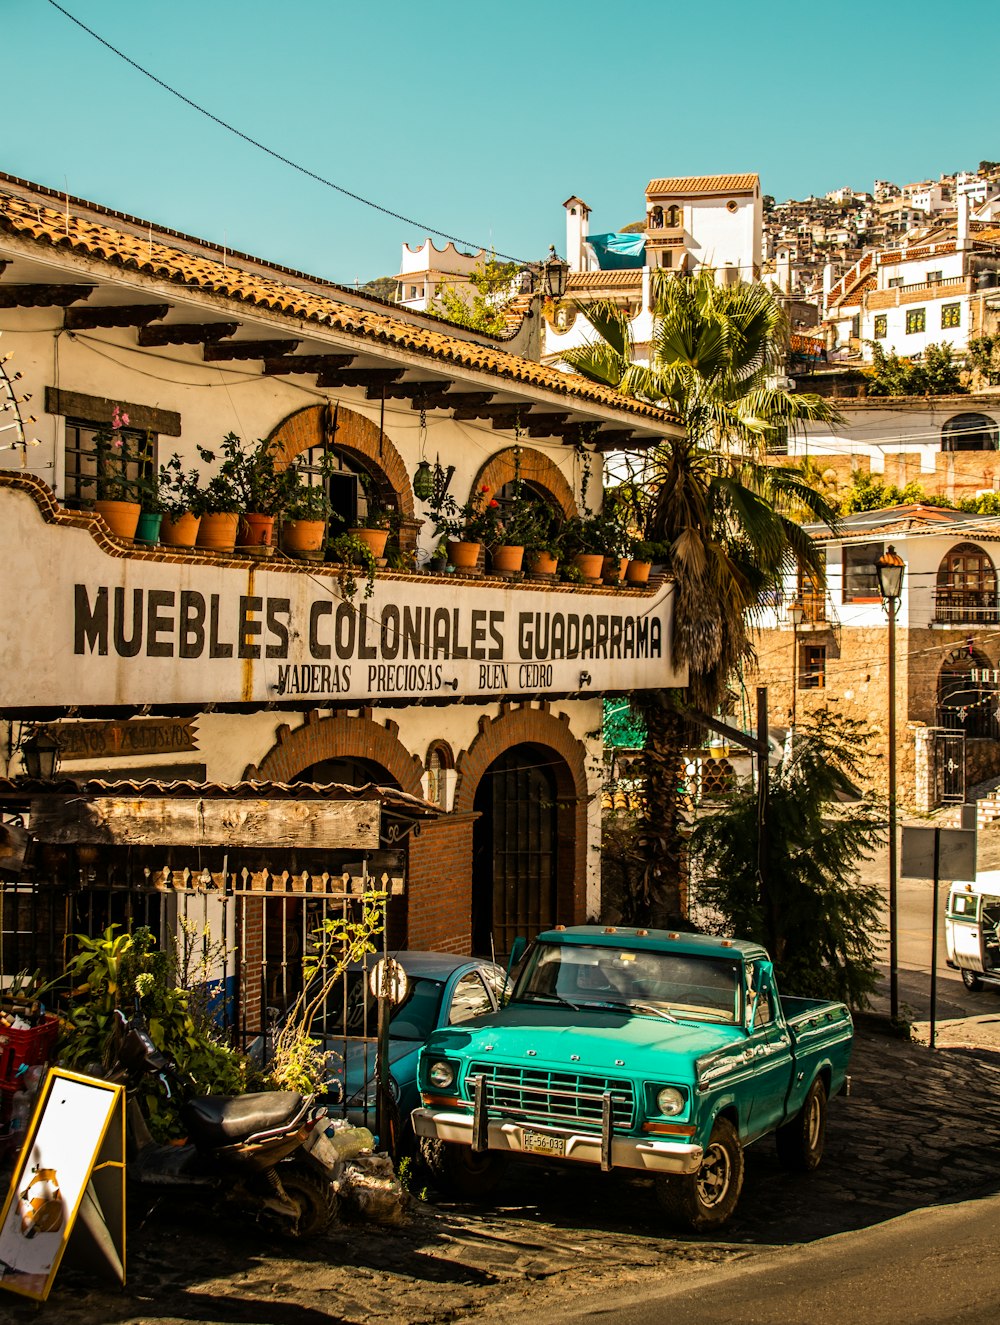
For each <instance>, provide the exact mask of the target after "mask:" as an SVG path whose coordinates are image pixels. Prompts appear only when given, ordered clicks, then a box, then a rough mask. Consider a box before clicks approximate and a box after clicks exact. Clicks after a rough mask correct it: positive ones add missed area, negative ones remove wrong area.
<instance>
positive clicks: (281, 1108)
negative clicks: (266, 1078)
mask: <svg viewBox="0 0 1000 1325" xmlns="http://www.w3.org/2000/svg"><path fill="white" fill-rule="evenodd" d="M301 1109H302V1096H301V1095H300V1094H299V1093H298V1092H297V1091H294V1090H268V1091H262V1092H261V1093H260V1094H257V1095H203V1096H201V1097H200V1098H198V1099H194V1100H188V1101H187V1103H186V1104H185V1105H184V1107H183V1108H182V1109H181V1117H182V1118H183V1119H184V1123H185V1125H186V1126H187V1129H188V1131H189V1132H190V1134H191V1139H192V1141H194V1142H195V1144H196V1145H206V1144H208V1145H215V1146H218V1145H226V1144H227V1143H228V1144H232V1143H234V1142H237V1141H245V1140H246V1139H247V1137H248V1136H253V1135H254V1134H255V1133H256V1132H269V1131H271V1130H272V1129H274V1128H276V1127H283V1126H284V1125H285V1124H286V1123H289V1122H291V1120H292V1119H293V1118H294V1117H295V1116H296V1114H298V1113H299V1112H300V1111H301Z"/></svg>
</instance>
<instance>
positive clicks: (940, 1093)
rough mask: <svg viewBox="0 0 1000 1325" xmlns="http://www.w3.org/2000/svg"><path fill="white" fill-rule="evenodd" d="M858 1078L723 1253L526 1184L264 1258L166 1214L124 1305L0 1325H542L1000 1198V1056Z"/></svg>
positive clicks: (625, 1187) (752, 1167)
mask: <svg viewBox="0 0 1000 1325" xmlns="http://www.w3.org/2000/svg"><path fill="white" fill-rule="evenodd" d="M852 1076H853V1082H854V1093H853V1095H852V1097H851V1098H850V1099H843V1098H841V1099H838V1100H836V1101H834V1103H833V1105H832V1107H831V1110H830V1123H829V1133H828V1141H827V1153H826V1157H825V1159H824V1162H823V1165H822V1167H821V1168H820V1170H819V1171H818V1172H817V1173H816V1174H813V1175H812V1176H807V1177H799V1176H791V1175H789V1174H787V1173H786V1172H784V1170H782V1169H781V1168H780V1167H779V1165H778V1163H777V1160H776V1157H775V1154H774V1147H773V1145H772V1144H770V1143H767V1142H764V1143H762V1145H761V1146H760V1147H759V1148H754V1149H752V1150H751V1151H750V1152H749V1154H748V1160H747V1181H746V1187H745V1189H744V1193H743V1198H742V1201H741V1204H740V1208H739V1211H738V1212H737V1215H736V1218H735V1219H734V1220H733V1222H732V1224H731V1225H730V1227H729V1228H728V1230H727V1238H726V1241H725V1242H712V1241H709V1240H706V1239H700V1238H697V1237H685V1238H676V1237H674V1236H672V1235H671V1234H670V1233H669V1232H667V1231H665V1230H664V1229H663V1226H662V1224H661V1220H660V1215H659V1208H658V1206H657V1203H656V1200H655V1196H654V1193H653V1190H652V1187H651V1185H636V1184H635V1183H632V1182H628V1181H626V1180H625V1179H624V1178H623V1177H620V1176H619V1175H617V1174H613V1175H611V1176H610V1177H608V1178H602V1177H601V1176H600V1175H599V1174H596V1173H590V1172H586V1173H584V1172H579V1171H572V1172H565V1171H560V1172H557V1171H555V1170H551V1171H548V1170H546V1171H543V1170H540V1169H537V1168H530V1167H528V1166H520V1167H518V1168H516V1169H512V1170H511V1172H510V1176H509V1180H508V1182H507V1183H506V1185H505V1187H504V1189H503V1190H502V1192H501V1195H500V1200H499V1203H498V1206H497V1208H496V1209H491V1210H486V1211H483V1210H479V1209H476V1208H473V1207H470V1206H457V1205H453V1204H449V1203H440V1204H431V1203H429V1202H428V1203H422V1204H420V1205H419V1206H418V1207H417V1209H416V1211H415V1213H414V1216H413V1219H412V1222H411V1223H410V1224H409V1225H408V1226H407V1227H405V1228H400V1229H384V1228H374V1227H371V1226H360V1225H354V1226H346V1227H345V1226H342V1227H340V1228H338V1229H337V1230H336V1231H335V1232H334V1233H333V1234H332V1235H330V1236H329V1237H328V1238H326V1239H324V1240H322V1241H320V1242H316V1243H313V1244H310V1245H309V1246H308V1247H303V1248H299V1247H294V1248H290V1247H269V1246H267V1245H266V1244H265V1243H264V1241H263V1240H262V1239H261V1238H260V1237H259V1236H258V1234H257V1233H256V1230H254V1229H245V1228H230V1229H226V1228H222V1227H220V1226H219V1224H218V1223H217V1222H213V1220H212V1217H211V1216H205V1215H203V1214H202V1213H201V1212H200V1211H195V1209H194V1208H193V1207H192V1208H191V1209H189V1210H183V1209H178V1208H174V1209H169V1210H159V1211H157V1212H156V1213H155V1215H154V1216H153V1217H152V1218H151V1219H150V1220H149V1221H148V1222H147V1223H146V1224H145V1225H144V1226H141V1227H138V1228H133V1230H132V1233H131V1236H130V1240H129V1247H128V1254H129V1264H128V1270H129V1281H128V1285H127V1287H126V1289H125V1290H124V1292H118V1291H115V1290H110V1291H109V1290H107V1289H104V1288H101V1287H98V1286H97V1284H96V1283H95V1281H93V1280H90V1279H87V1278H84V1277H83V1276H82V1275H78V1274H77V1273H76V1272H75V1271H73V1270H70V1269H69V1268H65V1269H64V1270H63V1271H61V1272H60V1275H59V1276H58V1278H57V1280H56V1285H55V1288H54V1290H53V1293H52V1296H51V1297H50V1299H49V1302H48V1304H47V1305H46V1306H45V1307H42V1308H38V1307H37V1306H35V1305H34V1304H33V1303H30V1302H22V1301H18V1300H17V1299H15V1298H13V1297H11V1298H9V1299H7V1298H4V1299H0V1320H3V1321H4V1322H7V1321H10V1322H22V1321H25V1322H26V1321H29V1320H31V1321H34V1320H37V1319H38V1316H39V1311H41V1312H42V1313H43V1314H44V1315H47V1316H48V1317H49V1318H50V1319H53V1320H59V1321H60V1322H61V1323H62V1322H65V1325H110V1323H111V1322H123V1323H124V1322H128V1323H129V1325H145V1323H146V1322H149V1323H150V1325H152V1322H156V1323H157V1325H170V1323H171V1322H175V1321H185V1322H187V1321H198V1322H230V1321H231V1322H248V1323H250V1322H253V1323H256V1322H260V1325H286V1322H287V1325H312V1323H313V1322H320V1321H323V1322H330V1321H346V1322H352V1323H353V1322H360V1321H380V1320H386V1321H388V1320H392V1321H405V1322H413V1325H417V1322H443V1321H464V1320H469V1321H473V1320H474V1321H480V1320H481V1321H494V1320H499V1319H501V1318H503V1319H505V1320H510V1319H512V1318H515V1319H516V1318H518V1317H520V1316H526V1315H529V1314H530V1315H533V1316H534V1317H535V1319H536V1320H541V1319H544V1318H545V1315H546V1313H547V1312H550V1311H554V1310H556V1309H557V1308H559V1307H563V1306H565V1305H567V1304H569V1303H572V1302H574V1301H577V1300H583V1299H585V1298H586V1299H589V1300H593V1299H594V1298H595V1297H598V1296H599V1295H600V1294H601V1293H602V1291H604V1290H605V1289H608V1288H610V1287H612V1286H614V1287H615V1288H616V1289H620V1288H622V1287H632V1288H633V1289H634V1290H636V1291H641V1290H642V1289H643V1287H644V1286H645V1285H649V1286H652V1285H653V1284H660V1283H662V1282H663V1281H664V1278H665V1277H667V1276H678V1275H684V1274H689V1273H691V1272H693V1271H696V1270H699V1269H703V1268H705V1267H706V1265H710V1264H712V1263H718V1262H725V1261H731V1260H733V1259H735V1258H739V1257H747V1256H753V1255H754V1254H755V1253H756V1252H758V1251H760V1250H762V1249H764V1248H767V1247H773V1246H775V1245H789V1244H794V1243H799V1242H804V1241H810V1240H812V1239H815V1238H820V1237H825V1236H827V1235H829V1234H832V1233H839V1232H844V1231H847V1230H850V1229H857V1228H863V1227H866V1226H868V1225H871V1224H873V1223H877V1222H879V1221H881V1220H884V1219H887V1218H890V1217H892V1216H894V1215H897V1214H902V1213H904V1212H905V1211H907V1210H911V1209H914V1208H917V1207H919V1206H924V1205H930V1204H940V1203H948V1202H953V1201H958V1200H962V1199H965V1198H968V1197H969V1196H973V1195H976V1194H982V1193H985V1192H990V1191H996V1190H998V1189H1000V1147H997V1146H996V1144H995V1138H996V1136H997V1131H998V1127H1000V1054H997V1053H995V1052H993V1051H990V1050H976V1051H967V1050H957V1049H956V1050H938V1051H937V1052H936V1053H934V1054H932V1053H931V1052H930V1051H929V1050H927V1049H926V1048H924V1047H923V1046H921V1045H918V1044H912V1043H908V1042H906V1041H902V1040H898V1039H894V1038H890V1037H888V1036H887V1035H885V1034H884V1031H883V1029H882V1027H881V1025H880V1024H879V1023H876V1022H871V1023H866V1022H864V1021H862V1023H861V1025H860V1026H859V1034H858V1044H857V1048H856V1052H855V1058H854V1063H853V1067H852ZM195 1219H197V1220H198V1223H197V1225H196V1224H195V1223H194V1220H195Z"/></svg>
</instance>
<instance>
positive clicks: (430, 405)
mask: <svg viewBox="0 0 1000 1325" xmlns="http://www.w3.org/2000/svg"><path fill="white" fill-rule="evenodd" d="M495 395H496V392H495V391H449V390H448V389H447V386H445V388H444V390H442V391H439V392H435V393H434V394H433V395H432V394H430V393H428V394H427V395H426V396H423V395H421V396H414V398H413V401H412V402H411V404H410V409H454V410H458V409H472V408H475V407H477V406H480V405H488V404H489V403H490V401H491V400H492V399H493V397H494V396H495ZM457 417H458V416H457V414H456V418H457Z"/></svg>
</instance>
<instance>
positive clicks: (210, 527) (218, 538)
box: [195, 433, 242, 552]
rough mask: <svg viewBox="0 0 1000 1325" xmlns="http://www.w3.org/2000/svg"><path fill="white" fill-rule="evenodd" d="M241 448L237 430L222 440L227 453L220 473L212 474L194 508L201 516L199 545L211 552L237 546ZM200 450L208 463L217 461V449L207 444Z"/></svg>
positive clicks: (224, 550) (203, 458) (220, 467)
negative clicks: (237, 453)
mask: <svg viewBox="0 0 1000 1325" xmlns="http://www.w3.org/2000/svg"><path fill="white" fill-rule="evenodd" d="M237 449H238V450H242V443H241V442H240V439H239V438H238V437H237V436H236V434H235V433H228V434H227V435H226V437H225V439H224V440H223V443H222V454H223V456H224V457H225V458H224V459H223V461H222V464H221V465H220V466H219V470H218V472H217V473H215V474H213V475H212V477H211V478H210V479H209V480H208V482H207V483H206V484H205V486H204V487H203V488H202V489H201V490H200V491H199V492H198V496H197V502H196V506H195V511H196V512H197V514H198V515H200V516H201V524H200V526H199V528H198V547H200V548H205V549H206V551H209V552H232V551H234V550H235V548H236V535H237V532H238V530H239V524H240V510H241V500H240V493H239V491H238V490H237V487H236V482H235V478H234V473H233V471H234V468H235V464H236V462H235V460H234V457H233V452H234V450H237ZM198 454H199V456H201V459H202V460H203V461H204V463H205V464H206V465H213V464H215V460H216V453H215V452H214V451H210V450H209V449H208V448H207V447H205V446H199V447H198Z"/></svg>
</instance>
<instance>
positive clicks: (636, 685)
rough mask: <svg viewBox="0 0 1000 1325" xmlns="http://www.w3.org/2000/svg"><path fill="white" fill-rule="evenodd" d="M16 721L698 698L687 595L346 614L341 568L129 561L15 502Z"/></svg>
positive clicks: (4, 553)
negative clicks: (104, 714) (663, 694)
mask: <svg viewBox="0 0 1000 1325" xmlns="http://www.w3.org/2000/svg"><path fill="white" fill-rule="evenodd" d="M0 565H2V566H3V581H4V586H5V594H4V597H5V602H4V614H3V615H4V654H5V659H6V661H5V666H4V707H5V708H6V709H7V710H11V709H18V708H35V707H49V706H51V707H61V706H68V705H77V706H79V707H81V708H83V707H87V706H112V705H113V706H119V705H121V706H130V705H136V706H138V705H144V704H152V705H156V706H170V705H177V704H198V705H201V704H205V703H208V702H210V701H211V702H215V703H217V704H228V703H245V704H265V703H268V702H275V701H276V702H283V701H284V702H287V701H290V700H291V701H295V700H298V699H299V698H300V697H301V699H302V700H303V701H304V702H306V703H308V702H312V701H315V702H319V703H323V702H327V703H330V702H336V701H341V702H347V703H350V702H357V701H361V700H376V699H377V700H383V701H385V700H398V701H400V702H404V703H405V702H412V701H414V700H431V701H435V700H436V701H438V702H441V701H446V700H450V699H453V698H478V697H482V698H483V699H496V698H497V697H499V696H516V695H536V694H567V693H577V692H580V691H582V692H583V693H585V694H600V693H601V692H603V691H626V692H627V691H631V690H641V689H650V688H656V687H661V686H663V687H673V686H683V685H685V684H686V683H687V674H686V670H685V669H680V670H676V669H675V668H674V667H673V665H672V663H671V660H670V654H671V644H670V641H671V627H672V617H673V589H672V586H670V585H664V586H663V587H662V588H661V589H659V591H657V592H655V593H649V594H645V593H618V592H614V591H606V590H605V591H601V590H593V589H589V590H588V589H584V588H576V587H574V588H570V587H569V586H566V585H563V586H559V587H558V588H553V589H543V588H538V587H536V586H534V585H532V584H529V583H517V584H507V583H501V582H494V583H483V582H482V581H479V582H469V581H462V580H458V579H456V580H454V581H451V582H442V580H441V579H439V578H435V579H431V578H430V577H425V576H416V575H410V576H405V575H396V576H393V575H392V574H389V573H387V574H384V575H383V574H380V575H379V576H378V577H377V579H376V581H375V587H374V593H373V595H372V597H371V598H368V599H366V598H365V597H364V581H363V580H362V581H361V582H360V585H359V589H358V593H357V596H356V597H355V599H354V600H353V601H351V600H348V599H345V598H344V595H343V591H342V588H341V584H340V581H339V579H338V577H337V575H336V573H335V572H334V571H332V570H331V568H329V567H325V566H318V565H316V564H314V563H301V562H289V561H288V560H287V559H284V558H282V559H281V560H279V561H276V560H267V561H258V560H253V561H248V562H247V564H246V566H245V567H242V566H239V567H234V566H232V565H229V566H224V565H220V564H218V562H217V561H213V560H209V559H201V558H198V557H196V556H191V557H184V556H183V554H181V555H180V556H178V557H176V558H175V559H172V560H169V561H168V560H166V558H165V557H163V556H158V555H154V556H150V555H142V554H139V555H136V556H123V557H114V556H111V555H110V554H109V553H108V552H106V551H105V550H104V549H103V548H102V547H101V546H100V545H99V543H98V542H97V541H96V539H95V537H94V534H93V532H92V530H91V529H90V528H83V527H59V526H58V525H51V524H47V523H46V522H45V521H44V520H43V518H42V514H41V511H40V510H39V509H38V507H37V506H36V504H35V501H34V498H33V497H32V496H31V495H30V494H29V493H25V492H18V491H13V490H10V489H2V488H0Z"/></svg>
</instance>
